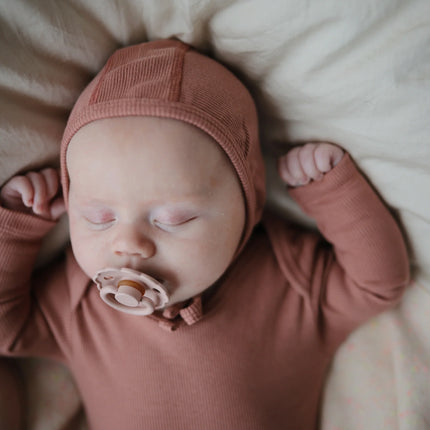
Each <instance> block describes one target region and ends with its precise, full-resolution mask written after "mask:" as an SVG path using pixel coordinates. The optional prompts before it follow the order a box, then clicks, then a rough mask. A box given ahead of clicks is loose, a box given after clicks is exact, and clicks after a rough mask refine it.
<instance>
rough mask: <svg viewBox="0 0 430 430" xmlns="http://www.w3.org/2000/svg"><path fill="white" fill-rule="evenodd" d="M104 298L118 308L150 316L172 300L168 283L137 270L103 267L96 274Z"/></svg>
mask: <svg viewBox="0 0 430 430" xmlns="http://www.w3.org/2000/svg"><path fill="white" fill-rule="evenodd" d="M94 282H95V283H96V284H97V288H98V289H99V292H100V297H101V298H102V300H103V301H104V302H105V303H106V304H108V305H109V306H111V307H112V308H114V309H117V310H119V311H121V312H126V313H130V314H134V315H149V314H152V313H153V312H154V310H156V309H161V308H163V307H164V306H166V304H167V303H168V302H169V294H168V291H167V289H166V288H165V286H164V285H163V284H162V283H160V282H158V281H157V280H156V279H154V278H152V277H151V276H149V275H147V274H145V273H141V272H138V271H136V270H132V269H128V268H122V269H110V268H108V269H103V270H100V271H99V272H98V273H97V274H96V276H95V277H94Z"/></svg>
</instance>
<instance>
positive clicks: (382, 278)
mask: <svg viewBox="0 0 430 430" xmlns="http://www.w3.org/2000/svg"><path fill="white" fill-rule="evenodd" d="M290 195H291V196H292V197H293V198H294V199H295V201H296V202H297V203H298V204H299V205H300V206H301V207H302V209H303V210H304V212H305V213H307V214H308V215H310V216H311V217H312V218H314V219H315V220H316V222H317V225H318V228H319V231H320V232H321V233H322V235H323V236H324V238H325V240H324V241H323V240H322V238H321V236H319V235H316V234H297V232H295V231H294V230H293V231H291V230H290V231H289V232H287V229H285V227H284V226H282V227H281V226H280V225H279V224H277V223H276V222H275V223H273V224H272V223H271V222H270V221H269V222H266V225H268V230H269V235H270V236H271V240H272V242H273V244H274V247H275V252H276V253H277V257H278V260H279V261H280V264H281V266H282V267H283V269H284V272H285V273H286V274H287V276H288V277H290V278H291V279H294V281H292V282H293V283H294V282H295V284H296V285H295V286H296V288H297V289H298V290H299V291H301V292H302V293H303V295H304V297H305V298H306V300H307V303H308V305H309V306H312V308H313V309H314V313H315V318H316V322H317V323H318V325H319V326H320V327H321V333H322V335H323V336H324V337H327V336H333V335H334V336H339V337H342V336H344V335H345V334H347V333H348V332H349V331H351V330H352V329H353V328H354V327H356V326H357V325H358V324H360V323H362V322H363V321H365V320H366V319H368V318H369V317H371V316H373V315H375V314H376V313H378V312H380V311H382V310H384V309H387V308H389V307H391V306H394V305H395V304H396V303H397V302H398V301H399V300H400V298H401V296H402V293H403V291H404V289H405V287H406V285H407V284H408V282H409V262H408V255H407V251H406V246H405V242H404V239H403V237H402V233H401V231H400V229H399V227H398V225H397V223H396V221H395V220H394V218H393V217H392V215H391V214H390V212H389V211H388V209H387V208H386V206H385V205H384V204H383V202H382V201H381V200H380V198H379V197H378V196H377V194H376V193H375V191H374V190H373V189H372V187H371V186H370V185H369V183H368V182H367V181H366V180H365V179H364V177H363V176H362V175H361V174H360V173H359V171H358V170H357V168H356V167H355V165H354V163H353V162H352V160H351V159H350V157H349V156H348V155H345V156H344V158H343V159H342V161H341V162H340V163H339V165H338V166H336V167H335V168H334V169H333V170H332V171H331V172H329V173H328V174H327V175H326V176H325V177H324V179H323V180H322V181H319V182H314V183H311V184H309V185H307V186H304V187H299V188H295V189H292V190H290ZM271 224H272V225H271ZM336 333H337V334H336Z"/></svg>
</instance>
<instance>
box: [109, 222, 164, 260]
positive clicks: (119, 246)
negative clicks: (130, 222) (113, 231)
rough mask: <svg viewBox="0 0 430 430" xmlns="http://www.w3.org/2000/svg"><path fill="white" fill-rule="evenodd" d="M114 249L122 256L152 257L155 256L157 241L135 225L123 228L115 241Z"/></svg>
mask: <svg viewBox="0 0 430 430" xmlns="http://www.w3.org/2000/svg"><path fill="white" fill-rule="evenodd" d="M113 251H114V253H115V254H116V255H118V256H121V257H127V256H128V257H140V258H151V257H152V256H154V254H155V251H156V248H155V243H154V241H153V240H152V239H150V237H148V235H145V234H143V233H142V232H139V231H138V230H137V229H135V228H133V227H127V228H123V229H121V231H119V232H118V235H117V237H116V238H115V240H114V243H113Z"/></svg>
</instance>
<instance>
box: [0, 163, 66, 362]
mask: <svg viewBox="0 0 430 430" xmlns="http://www.w3.org/2000/svg"><path fill="white" fill-rule="evenodd" d="M59 188H60V181H59V175H58V173H57V171H56V170H54V169H45V170H42V171H40V172H32V173H28V174H27V175H25V176H16V177H14V178H12V179H11V180H10V181H9V182H7V183H6V184H5V185H4V186H3V188H2V189H1V190H0V351H1V353H2V354H7V355H9V354H13V355H14V354H25V355H27V354H33V353H34V352H36V353H37V354H38V355H49V356H51V357H56V358H59V355H58V353H59V351H58V346H57V344H56V340H55V339H54V337H53V334H52V331H51V327H50V326H49V323H48V319H49V318H51V314H50V315H49V316H48V315H47V314H46V313H45V311H44V310H43V307H44V306H46V304H47V301H50V300H52V297H51V295H54V294H55V295H56V296H59V297H61V299H60V300H62V301H64V302H65V303H66V302H67V300H68V299H67V296H65V297H64V298H63V296H64V293H63V291H64V290H66V289H65V288H62V287H61V284H64V282H66V281H65V273H64V271H63V270H61V271H59V270H53V268H52V267H50V268H47V269H46V270H43V271H37V272H35V271H34V264H35V261H36V257H37V254H38V251H39V249H40V247H41V244H42V240H43V238H44V236H45V235H46V234H47V233H48V232H49V230H51V229H52V227H54V225H55V222H54V221H55V220H56V219H57V218H58V217H59V216H60V215H61V214H62V213H63V212H64V202H63V199H62V197H61V196H59ZM61 264H63V263H61ZM51 284H52V285H54V286H55V288H51V287H52V285H51ZM47 290H49V291H50V292H52V294H51V295H49V296H47V295H45V296H44V299H43V304H42V302H41V301H40V300H39V298H40V294H39V293H40V292H41V291H47ZM42 294H44V293H42ZM36 297H37V299H36ZM57 300H58V297H57ZM48 306H51V305H49V304H48ZM50 309H51V308H50ZM53 309H54V308H52V310H53ZM50 312H51V310H50ZM40 345H43V349H39V348H40Z"/></svg>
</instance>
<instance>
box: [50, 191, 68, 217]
mask: <svg viewBox="0 0 430 430" xmlns="http://www.w3.org/2000/svg"><path fill="white" fill-rule="evenodd" d="M49 210H50V216H51V219H53V220H57V219H58V218H60V216H61V215H63V213H64V212H66V204H65V203H64V199H63V196H61V197H57V198H56V199H55V200H54V201H53V202H52V203H51V206H50V208H49Z"/></svg>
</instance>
